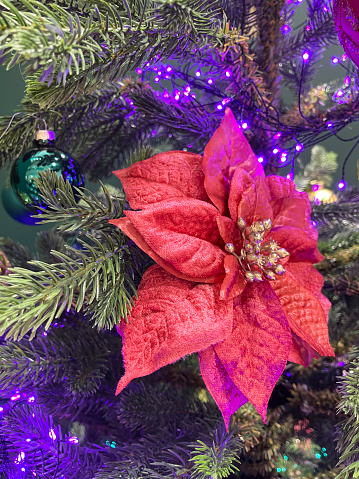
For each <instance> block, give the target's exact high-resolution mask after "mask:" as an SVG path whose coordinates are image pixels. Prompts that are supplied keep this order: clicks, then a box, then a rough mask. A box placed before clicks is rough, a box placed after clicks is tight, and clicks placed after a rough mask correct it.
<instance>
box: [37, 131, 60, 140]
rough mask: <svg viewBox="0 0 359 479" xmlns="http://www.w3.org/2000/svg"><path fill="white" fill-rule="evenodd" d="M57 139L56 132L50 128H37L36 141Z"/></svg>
mask: <svg viewBox="0 0 359 479" xmlns="http://www.w3.org/2000/svg"><path fill="white" fill-rule="evenodd" d="M55 139H56V138H55V133H54V132H53V131H49V130H37V131H35V140H36V141H39V140H43V141H46V140H49V141H54V140H55Z"/></svg>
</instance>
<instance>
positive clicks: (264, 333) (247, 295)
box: [214, 281, 292, 421]
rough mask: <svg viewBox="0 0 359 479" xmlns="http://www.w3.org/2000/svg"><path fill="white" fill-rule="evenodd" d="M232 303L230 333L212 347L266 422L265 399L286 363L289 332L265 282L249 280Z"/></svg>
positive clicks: (285, 320)
mask: <svg viewBox="0 0 359 479" xmlns="http://www.w3.org/2000/svg"><path fill="white" fill-rule="evenodd" d="M233 304H234V309H233V316H234V317H233V324H234V329H233V331H232V334H231V335H230V336H229V338H228V339H225V340H224V341H223V342H221V343H219V344H216V345H215V346H214V349H215V351H216V353H217V355H218V358H219V359H220V361H221V363H222V364H223V366H224V367H225V369H226V371H227V373H228V375H229V376H230V378H231V379H232V381H233V382H234V384H235V385H236V386H237V388H238V389H239V390H240V391H241V392H242V394H244V396H245V397H247V398H248V400H249V401H250V402H251V403H252V404H253V405H254V406H255V407H256V409H257V411H258V412H259V414H260V415H261V416H262V418H263V420H264V421H265V416H266V410H267V404H268V400H269V398H270V395H271V393H272V390H273V388H274V386H275V384H276V382H277V380H278V378H279V376H280V375H281V374H282V372H283V369H284V367H285V365H286V362H287V359H288V356H289V352H290V348H291V344H292V335H291V332H290V328H289V325H288V322H287V319H286V316H285V314H284V311H283V309H282V306H281V304H280V302H279V300H278V298H277V296H276V295H275V294H274V292H273V290H272V288H271V287H270V285H269V284H268V282H267V281H263V282H261V283H249V284H248V285H247V286H246V288H245V290H244V291H243V293H242V295H241V296H238V297H236V298H235V299H234V302H233Z"/></svg>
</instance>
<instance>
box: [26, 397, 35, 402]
mask: <svg viewBox="0 0 359 479" xmlns="http://www.w3.org/2000/svg"><path fill="white" fill-rule="evenodd" d="M34 401H35V398H34V396H30V397H29V399H28V400H27V402H34Z"/></svg>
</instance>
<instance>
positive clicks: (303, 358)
mask: <svg viewBox="0 0 359 479" xmlns="http://www.w3.org/2000/svg"><path fill="white" fill-rule="evenodd" d="M313 358H318V353H317V352H316V351H315V350H314V349H313V348H312V347H311V346H310V345H309V344H308V343H307V342H306V341H304V339H302V338H300V337H299V336H297V335H296V334H295V333H294V332H293V331H292V347H291V350H290V353H289V358H288V361H292V362H293V363H297V364H301V365H302V366H304V367H306V368H307V367H308V366H309V364H310V363H311V362H312V359H313Z"/></svg>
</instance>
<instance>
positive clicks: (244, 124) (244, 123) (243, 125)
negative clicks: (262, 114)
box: [241, 121, 248, 130]
mask: <svg viewBox="0 0 359 479" xmlns="http://www.w3.org/2000/svg"><path fill="white" fill-rule="evenodd" d="M241 126H242V128H243V130H246V129H247V128H248V123H247V122H246V121H244V122H243V123H242V125H241Z"/></svg>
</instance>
